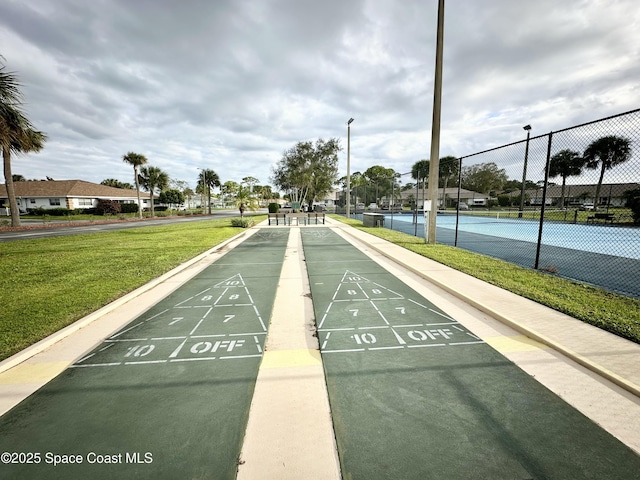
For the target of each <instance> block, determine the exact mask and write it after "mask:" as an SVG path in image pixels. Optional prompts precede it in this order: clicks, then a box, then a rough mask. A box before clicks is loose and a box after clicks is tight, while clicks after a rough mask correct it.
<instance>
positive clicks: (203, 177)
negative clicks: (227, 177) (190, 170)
mask: <svg viewBox="0 0 640 480" xmlns="http://www.w3.org/2000/svg"><path fill="white" fill-rule="evenodd" d="M198 185H201V186H203V187H206V189H207V205H208V209H207V212H208V213H209V215H211V189H212V188H213V187H219V186H220V177H218V174H217V173H216V172H215V171H213V170H211V169H208V168H207V169H205V170H202V171H201V172H200V175H198Z"/></svg>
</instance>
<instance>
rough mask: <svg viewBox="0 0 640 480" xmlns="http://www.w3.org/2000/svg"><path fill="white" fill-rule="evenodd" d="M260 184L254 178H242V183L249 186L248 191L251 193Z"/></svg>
mask: <svg viewBox="0 0 640 480" xmlns="http://www.w3.org/2000/svg"><path fill="white" fill-rule="evenodd" d="M259 182H260V180H258V179H257V178H256V177H244V178H243V179H242V183H244V184H245V185H248V186H249V191H251V192H253V187H254V186H255V185H257V184H258V183H259Z"/></svg>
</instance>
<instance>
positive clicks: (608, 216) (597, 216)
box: [587, 213, 615, 224]
mask: <svg viewBox="0 0 640 480" xmlns="http://www.w3.org/2000/svg"><path fill="white" fill-rule="evenodd" d="M614 219H615V215H614V214H613V213H594V214H593V215H589V216H588V217H587V223H596V221H597V220H598V221H599V220H602V221H603V222H605V223H606V222H609V223H611V224H613V220H614Z"/></svg>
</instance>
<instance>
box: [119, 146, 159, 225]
mask: <svg viewBox="0 0 640 480" xmlns="http://www.w3.org/2000/svg"><path fill="white" fill-rule="evenodd" d="M122 161H123V162H125V163H128V164H129V165H132V166H133V178H134V179H135V182H136V192H137V194H138V217H140V218H142V203H141V202H140V181H139V180H138V168H139V167H141V166H142V165H144V164H145V163H147V157H145V156H144V155H141V154H139V153H133V152H129V153H127V154H126V155H124V156H123V157H122ZM151 197H152V198H151V205H152V206H153V195H152V196H151Z"/></svg>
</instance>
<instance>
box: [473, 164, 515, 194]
mask: <svg viewBox="0 0 640 480" xmlns="http://www.w3.org/2000/svg"><path fill="white" fill-rule="evenodd" d="M506 181H507V172H506V171H505V170H504V169H503V168H502V169H501V168H498V166H497V165H496V164H495V163H493V162H489V163H478V164H476V165H470V166H468V167H463V168H462V188H466V189H467V190H473V191H476V192H479V193H484V194H488V193H489V192H491V191H492V190H500V189H501V188H502V186H503V185H504V184H505V182H506Z"/></svg>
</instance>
